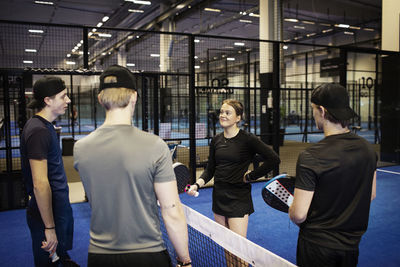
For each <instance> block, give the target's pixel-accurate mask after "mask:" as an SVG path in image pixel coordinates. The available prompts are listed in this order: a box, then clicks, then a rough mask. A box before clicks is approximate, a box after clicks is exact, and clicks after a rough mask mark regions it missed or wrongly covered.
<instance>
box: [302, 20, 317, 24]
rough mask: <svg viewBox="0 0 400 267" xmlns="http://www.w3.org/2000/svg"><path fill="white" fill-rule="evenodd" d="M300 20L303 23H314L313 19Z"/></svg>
mask: <svg viewBox="0 0 400 267" xmlns="http://www.w3.org/2000/svg"><path fill="white" fill-rule="evenodd" d="M301 22H303V23H304V24H315V22H314V21H308V20H302V21H301Z"/></svg>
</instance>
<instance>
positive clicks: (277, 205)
mask: <svg viewBox="0 0 400 267" xmlns="http://www.w3.org/2000/svg"><path fill="white" fill-rule="evenodd" d="M293 194H294V178H292V177H290V176H288V175H287V174H280V175H278V176H275V177H274V178H272V179H271V180H269V181H268V182H267V183H266V184H265V185H264V187H263V189H262V191H261V195H262V197H263V199H264V201H265V203H267V204H268V205H269V206H270V207H272V208H274V209H277V210H279V211H282V212H286V213H287V212H288V211H289V207H290V205H291V204H292V202H293Z"/></svg>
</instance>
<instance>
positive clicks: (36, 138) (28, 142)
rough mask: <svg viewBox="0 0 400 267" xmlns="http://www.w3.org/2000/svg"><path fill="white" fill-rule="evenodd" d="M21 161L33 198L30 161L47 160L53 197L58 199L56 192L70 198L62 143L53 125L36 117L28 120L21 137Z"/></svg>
mask: <svg viewBox="0 0 400 267" xmlns="http://www.w3.org/2000/svg"><path fill="white" fill-rule="evenodd" d="M21 159H22V172H23V175H24V178H25V181H26V187H27V192H28V194H29V195H31V196H33V184H32V172H31V167H30V164H29V159H37V160H41V159H46V160H47V176H48V178H49V183H50V186H51V190H52V192H53V197H57V196H55V192H64V193H63V194H62V198H65V195H67V196H68V184H67V177H66V175H65V171H64V164H63V161H62V156H61V149H60V142H59V140H58V137H57V133H56V131H55V130H54V126H53V124H51V123H50V122H48V121H47V120H45V119H44V118H42V117H40V116H36V115H35V116H33V117H32V118H31V119H29V120H28V122H27V123H26V124H25V127H24V130H23V131H22V135H21ZM67 200H68V199H67Z"/></svg>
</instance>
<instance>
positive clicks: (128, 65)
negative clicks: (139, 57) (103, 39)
mask: <svg viewBox="0 0 400 267" xmlns="http://www.w3.org/2000/svg"><path fill="white" fill-rule="evenodd" d="M126 66H127V67H135V63H126Z"/></svg>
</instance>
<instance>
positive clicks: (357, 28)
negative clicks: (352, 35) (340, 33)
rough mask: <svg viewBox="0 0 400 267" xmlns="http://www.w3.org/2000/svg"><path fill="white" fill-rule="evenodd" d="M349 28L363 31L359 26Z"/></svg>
mask: <svg viewBox="0 0 400 267" xmlns="http://www.w3.org/2000/svg"><path fill="white" fill-rule="evenodd" d="M349 28H350V29H352V30H360V29H361V27H357V26H350V27H349Z"/></svg>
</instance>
